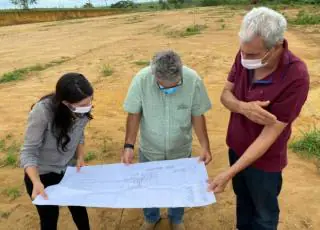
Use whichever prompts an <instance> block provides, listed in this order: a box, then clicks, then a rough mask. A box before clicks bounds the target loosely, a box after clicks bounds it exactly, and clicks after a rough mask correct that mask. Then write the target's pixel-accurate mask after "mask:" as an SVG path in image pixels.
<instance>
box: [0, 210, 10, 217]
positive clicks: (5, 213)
mask: <svg viewBox="0 0 320 230" xmlns="http://www.w3.org/2000/svg"><path fill="white" fill-rule="evenodd" d="M9 216H10V212H2V211H0V217H1V218H4V219H7V218H8V217H9Z"/></svg>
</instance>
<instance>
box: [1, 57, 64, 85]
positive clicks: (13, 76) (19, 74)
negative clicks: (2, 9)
mask: <svg viewBox="0 0 320 230" xmlns="http://www.w3.org/2000/svg"><path fill="white" fill-rule="evenodd" d="M67 60H69V58H65V57H63V58H61V60H56V61H52V62H49V63H47V64H44V65H41V64H36V65H33V66H29V67H26V68H21V69H15V70H13V71H12V72H8V73H5V74H3V75H2V77H0V84H1V83H7V82H12V81H18V80H23V79H24V78H25V77H26V76H27V75H28V74H29V73H32V72H40V71H43V70H45V69H48V68H50V67H53V66H56V65H60V64H62V63H63V62H65V61H67Z"/></svg>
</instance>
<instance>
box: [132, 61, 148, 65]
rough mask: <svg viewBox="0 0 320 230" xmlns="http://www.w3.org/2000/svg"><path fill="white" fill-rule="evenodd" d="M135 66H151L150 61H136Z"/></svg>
mask: <svg viewBox="0 0 320 230" xmlns="http://www.w3.org/2000/svg"><path fill="white" fill-rule="evenodd" d="M134 64H136V65H138V66H148V65H149V64H150V61H146V60H140V61H135V62H134Z"/></svg>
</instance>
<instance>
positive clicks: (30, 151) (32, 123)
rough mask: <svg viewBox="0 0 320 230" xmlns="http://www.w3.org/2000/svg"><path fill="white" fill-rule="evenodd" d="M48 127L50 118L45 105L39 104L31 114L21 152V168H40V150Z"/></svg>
mask: <svg viewBox="0 0 320 230" xmlns="http://www.w3.org/2000/svg"><path fill="white" fill-rule="evenodd" d="M47 126H48V116H47V113H46V112H45V107H44V105H43V104H42V103H41V102H40V103H37V104H36V105H35V106H34V107H33V109H32V110H31V112H30V113H29V118H28V123H27V128H26V132H25V138H24V143H23V146H22V148H21V152H20V162H21V163H20V164H21V167H23V168H27V167H30V166H38V159H39V148H40V147H41V144H42V141H43V136H44V132H45V130H46V129H47Z"/></svg>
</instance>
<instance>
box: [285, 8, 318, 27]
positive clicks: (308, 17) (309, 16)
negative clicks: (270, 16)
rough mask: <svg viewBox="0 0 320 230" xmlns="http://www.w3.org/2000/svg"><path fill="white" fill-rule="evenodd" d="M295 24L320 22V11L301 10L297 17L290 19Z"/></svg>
mask: <svg viewBox="0 0 320 230" xmlns="http://www.w3.org/2000/svg"><path fill="white" fill-rule="evenodd" d="M289 22H290V23H291V24H294V25H316V24H320V13H309V12H306V11H304V10H301V11H300V12H299V13H298V15H297V17H296V18H294V19H291V20H289Z"/></svg>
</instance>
